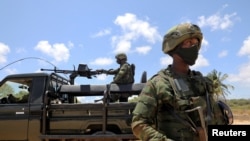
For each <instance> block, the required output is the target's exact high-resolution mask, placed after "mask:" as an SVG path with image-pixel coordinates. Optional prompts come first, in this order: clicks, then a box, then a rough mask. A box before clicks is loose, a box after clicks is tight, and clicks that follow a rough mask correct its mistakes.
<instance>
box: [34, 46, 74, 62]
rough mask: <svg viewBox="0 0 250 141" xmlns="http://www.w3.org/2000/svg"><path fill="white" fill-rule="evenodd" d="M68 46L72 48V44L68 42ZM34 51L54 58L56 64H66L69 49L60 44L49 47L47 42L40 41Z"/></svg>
mask: <svg viewBox="0 0 250 141" xmlns="http://www.w3.org/2000/svg"><path fill="white" fill-rule="evenodd" d="M69 45H70V46H71V47H72V45H73V44H72V43H70V42H69ZM35 50H38V51H41V52H42V53H45V54H46V55H48V56H50V57H52V58H54V60H55V61H56V62H62V61H64V62H67V61H68V59H69V56H70V54H69V49H68V48H67V47H66V45H64V44H62V43H55V44H53V45H51V44H49V42H48V41H40V42H38V44H37V45H36V46H35Z"/></svg>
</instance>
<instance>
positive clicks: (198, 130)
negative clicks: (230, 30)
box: [158, 73, 207, 141]
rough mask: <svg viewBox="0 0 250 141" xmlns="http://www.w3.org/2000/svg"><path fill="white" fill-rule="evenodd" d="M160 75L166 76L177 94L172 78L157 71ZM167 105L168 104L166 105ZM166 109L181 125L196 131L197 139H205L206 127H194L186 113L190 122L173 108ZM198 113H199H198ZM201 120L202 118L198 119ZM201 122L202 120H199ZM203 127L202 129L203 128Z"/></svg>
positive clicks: (205, 140) (204, 140)
mask: <svg viewBox="0 0 250 141" xmlns="http://www.w3.org/2000/svg"><path fill="white" fill-rule="evenodd" d="M158 74H159V75H160V76H162V77H163V78H166V79H168V80H169V82H170V84H171V86H172V88H173V91H174V94H175V95H177V90H176V86H175V83H174V80H173V79H172V78H171V77H169V76H167V75H164V74H162V73H158ZM168 106H169V105H168ZM168 109H169V110H168V111H169V112H170V113H171V114H172V115H173V116H174V117H175V118H176V119H177V120H179V121H180V122H181V123H182V124H183V125H185V126H187V127H189V128H191V129H192V130H193V131H194V132H195V133H197V134H198V135H199V139H200V141H207V135H206V134H207V133H206V127H196V125H195V124H194V123H193V122H192V119H190V118H189V116H188V115H187V118H188V120H189V121H190V122H188V121H186V120H184V119H182V118H181V117H180V116H179V115H177V114H176V113H175V111H174V110H173V108H171V107H170V106H169V107H168ZM199 115H200V113H199ZM200 120H202V119H200ZM201 122H202V121H201ZM203 128H204V129H203Z"/></svg>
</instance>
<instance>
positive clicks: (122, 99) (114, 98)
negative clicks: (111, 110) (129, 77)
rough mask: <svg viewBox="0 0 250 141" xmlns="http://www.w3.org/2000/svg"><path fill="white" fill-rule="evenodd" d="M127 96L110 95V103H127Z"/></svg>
mask: <svg viewBox="0 0 250 141" xmlns="http://www.w3.org/2000/svg"><path fill="white" fill-rule="evenodd" d="M129 96H130V95H129V94H111V96H110V102H116V101H118V100H119V102H128V97H129Z"/></svg>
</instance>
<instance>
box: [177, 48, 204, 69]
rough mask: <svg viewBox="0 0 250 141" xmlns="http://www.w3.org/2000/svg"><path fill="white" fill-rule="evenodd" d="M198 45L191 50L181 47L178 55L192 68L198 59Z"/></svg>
mask: <svg viewBox="0 0 250 141" xmlns="http://www.w3.org/2000/svg"><path fill="white" fill-rule="evenodd" d="M198 52H199V50H198V45H193V46H192V47H190V48H181V47H179V48H178V49H177V50H176V53H177V54H178V55H179V56H180V57H181V58H182V59H183V60H184V62H185V63H187V64H188V65H190V66H192V65H194V63H195V61H196V59H197V58H198Z"/></svg>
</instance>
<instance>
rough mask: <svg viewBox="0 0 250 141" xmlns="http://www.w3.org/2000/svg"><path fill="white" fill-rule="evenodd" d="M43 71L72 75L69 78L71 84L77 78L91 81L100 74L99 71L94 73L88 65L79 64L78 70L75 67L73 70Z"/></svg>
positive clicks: (55, 69)
mask: <svg viewBox="0 0 250 141" xmlns="http://www.w3.org/2000/svg"><path fill="white" fill-rule="evenodd" d="M41 71H53V72H55V73H64V74H70V76H69V77H70V83H71V84H74V80H75V78H76V77H77V76H81V77H87V78H88V79H91V78H92V76H96V75H97V74H100V72H99V71H92V70H91V69H89V67H88V65H86V64H79V65H78V69H77V70H76V69H75V67H74V69H73V70H59V69H57V68H56V67H55V68H54V69H41Z"/></svg>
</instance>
